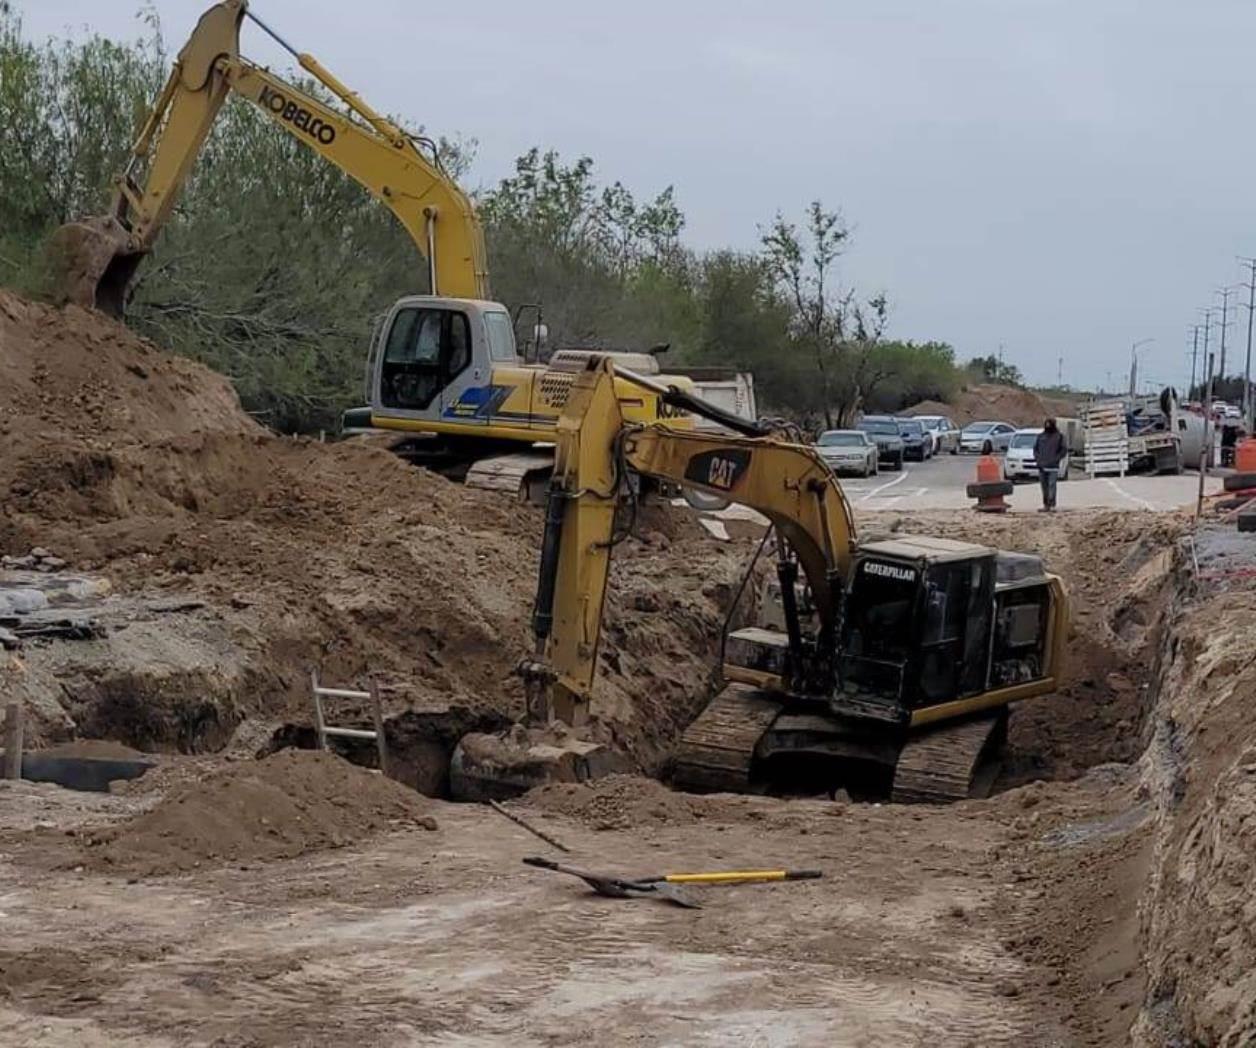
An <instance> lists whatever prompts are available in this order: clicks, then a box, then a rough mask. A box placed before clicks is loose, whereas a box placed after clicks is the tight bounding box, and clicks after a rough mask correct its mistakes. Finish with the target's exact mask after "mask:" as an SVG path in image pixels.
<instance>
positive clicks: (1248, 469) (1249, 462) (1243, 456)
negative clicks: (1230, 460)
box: [1234, 437, 1256, 473]
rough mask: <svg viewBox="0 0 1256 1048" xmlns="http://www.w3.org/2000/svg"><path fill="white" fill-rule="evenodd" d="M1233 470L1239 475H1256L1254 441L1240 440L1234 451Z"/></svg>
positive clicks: (1249, 439)
mask: <svg viewBox="0 0 1256 1048" xmlns="http://www.w3.org/2000/svg"><path fill="white" fill-rule="evenodd" d="M1234 468H1235V469H1236V470H1237V471H1238V472H1239V473H1256V440H1253V439H1252V438H1251V437H1248V438H1247V439H1246V440H1240V441H1239V443H1238V447H1236V448H1235V449H1234Z"/></svg>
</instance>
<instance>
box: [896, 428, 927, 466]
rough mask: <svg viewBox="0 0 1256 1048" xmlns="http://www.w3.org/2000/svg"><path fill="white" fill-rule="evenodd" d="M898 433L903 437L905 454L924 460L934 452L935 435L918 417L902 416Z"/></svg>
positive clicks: (918, 460) (917, 459) (911, 457)
mask: <svg viewBox="0 0 1256 1048" xmlns="http://www.w3.org/2000/svg"><path fill="white" fill-rule="evenodd" d="M895 421H897V422H898V435H899V436H900V437H902V438H903V455H904V456H905V457H906V458H909V459H915V460H916V461H917V462H924V460H925V459H927V458H929V457H930V456H931V455H932V454H933V437H932V436H931V435H930V433H929V431H928V430H926V429H925V424H924V423H923V422H921V421H920V419H918V418H900V419H896V420H895Z"/></svg>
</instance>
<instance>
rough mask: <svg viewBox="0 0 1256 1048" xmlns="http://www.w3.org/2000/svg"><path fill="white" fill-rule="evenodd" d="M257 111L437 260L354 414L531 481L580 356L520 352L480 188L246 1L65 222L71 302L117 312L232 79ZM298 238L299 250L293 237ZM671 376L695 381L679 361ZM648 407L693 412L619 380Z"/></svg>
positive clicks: (668, 414)
mask: <svg viewBox="0 0 1256 1048" xmlns="http://www.w3.org/2000/svg"><path fill="white" fill-rule="evenodd" d="M246 17H247V18H250V19H251V20H252V21H253V22H255V23H256V24H257V25H258V26H259V27H260V28H261V29H262V30H263V31H265V32H266V33H267V34H269V35H270V36H271V37H272V38H273V39H274V40H275V41H276V42H278V43H279V45H280V46H282V47H283V48H284V49H285V50H287V51H288V52H289V53H290V54H291V55H292V56H293V57H294V58H295V59H296V61H297V63H298V64H299V65H300V67H301V68H302V69H303V70H305V72H307V73H309V74H310V75H311V76H313V77H314V79H315V80H317V81H318V82H319V83H320V84H321V85H322V86H323V87H324V88H326V89H327V90H328V91H329V92H331V94H332V95H334V96H335V97H336V98H338V99H339V100H340V101H341V102H343V103H344V105H345V106H346V107H347V108H348V110H349V112H347V113H346V112H341V111H339V110H338V109H336V108H334V107H333V106H331V105H328V104H326V103H325V102H323V101H321V100H320V99H319V98H316V97H314V96H313V95H312V94H310V93H309V92H308V91H304V90H302V89H301V88H299V87H297V86H296V85H294V84H291V83H288V82H287V81H285V80H283V79H281V78H280V77H278V76H276V75H275V74H274V73H272V72H270V70H268V69H265V68H263V67H262V66H259V65H257V64H255V63H253V62H250V61H249V60H248V59H247V58H244V57H242V56H241V54H240V28H241V25H242V23H243V21H244V19H245V18H246ZM232 92H234V93H235V94H237V95H239V96H240V97H242V98H244V99H247V100H248V101H249V102H250V103H252V104H253V105H255V106H256V107H257V108H258V109H260V110H261V111H262V113H264V114H265V115H266V116H267V117H269V118H270V120H271V121H272V122H273V123H275V124H276V125H277V126H278V127H279V128H281V129H282V130H284V131H286V132H287V133H289V134H290V135H292V136H293V137H294V138H295V139H296V140H297V141H298V142H300V143H302V144H303V145H305V146H307V147H309V148H310V149H312V150H314V151H315V152H316V153H317V154H318V155H319V156H321V157H323V159H325V160H327V161H328V162H329V163H331V164H334V165H335V166H336V167H338V168H339V169H340V170H341V171H343V172H345V173H346V174H347V175H349V176H350V177H352V178H353V179H354V180H356V181H357V182H358V183H360V184H361V185H362V186H364V187H365V188H366V189H367V190H368V191H369V192H370V193H371V194H372V195H373V196H374V197H375V198H376V199H378V200H379V201H381V202H382V203H383V204H384V205H385V206H386V207H388V208H389V209H390V210H391V211H392V213H393V214H394V215H395V216H396V217H397V219H398V221H400V223H401V224H402V226H403V227H404V228H405V229H406V231H407V232H408V233H409V235H410V237H411V239H412V240H413V241H414V243H415V246H416V247H417V249H418V251H419V253H420V254H421V255H422V256H424V257H425V258H426V261H427V277H428V280H427V282H428V286H429V288H430V290H431V293H430V294H426V295H413V296H409V297H406V298H403V299H401V300H400V301H398V302H397V303H395V304H394V305H393V307H392V308H391V309H390V310H389V312H388V315H387V317H386V318H385V320H384V322H383V324H382V325H381V326H380V327H379V329H378V332H377V335H376V339H375V344H374V346H373V347H372V352H371V362H370V368H371V373H370V378H369V389H370V407H369V409H367V410H365V411H364V412H363V414H364V415H365V418H362V419H359V420H358V425H359V426H361V425H363V424H365V426H367V427H370V428H373V429H382V430H387V431H394V432H397V433H398V434H399V435H401V436H402V437H403V438H404V439H403V440H401V441H399V444H400V445H402V446H400V447H399V448H398V450H399V451H400V452H401V453H404V454H406V456H407V457H409V458H412V459H415V460H417V461H421V462H424V463H428V464H431V465H434V466H438V467H440V466H450V467H452V468H453V470H454V471H455V472H456V471H458V469H459V467H461V469H462V470H466V469H467V468H468V467H469V468H470V472H469V473H468V474H467V477H468V481H469V482H471V483H477V484H479V485H480V486H485V487H497V488H505V489H508V490H515V491H524V492H526V490H527V489H528V488H529V486H531V487H533V488H534V487H535V485H536V482H537V480H538V478H543V477H545V476H547V475H548V471H549V468H550V466H551V465H552V451H550V450H549V449H548V447H543V448H532V449H530V448H529V446H530V445H534V444H538V443H540V444H548V442H552V441H553V439H554V426H555V423H556V421H557V418H558V413H559V411H560V410H561V408H562V406H563V404H564V402H565V400H566V396H567V391H568V389H569V388H570V385H571V382H572V380H573V378H574V375H575V372H576V371H577V370H578V369H579V368H580V367H581V366H582V365H583V360H584V355H581V354H559V355H558V356H557V358H556V359H555V360H554V361H553V362H552V363H551V365H550V366H547V367H542V366H537V365H529V364H526V363H524V362H523V361H522V360H521V358H520V356H519V352H518V349H517V347H516V343H515V333H514V323H513V321H512V318H511V316H510V314H509V313H508V312H507V310H506V308H505V307H504V306H502V305H499V304H498V303H496V302H492V301H490V300H489V279H488V263H487V258H486V254H485V248H484V236H483V232H482V229H481V226H480V222H479V219H478V217H477V216H476V211H475V207H474V205H473V204H472V202H471V200H470V198H469V197H468V196H467V195H466V194H465V193H464V192H463V191H462V190H461V189H460V188H459V187H458V185H457V183H456V182H455V181H454V180H453V179H452V178H451V177H450V176H449V175H448V174H447V173H446V172H445V170H444V169H443V168H442V166H441V162H440V157H439V155H438V154H437V151H436V148H435V146H434V144H433V143H432V142H430V141H428V140H426V139H423V138H419V137H417V136H415V135H412V134H410V133H408V132H406V131H404V130H403V129H402V128H400V127H398V126H397V125H396V124H395V123H394V122H393V121H391V120H389V119H388V118H387V117H385V116H382V115H381V114H379V113H378V112H376V111H375V110H374V109H373V108H372V107H371V106H369V105H367V103H366V102H364V101H363V100H362V99H361V98H360V97H359V96H358V95H357V94H356V93H354V92H353V91H351V90H350V89H349V88H348V87H347V86H345V85H344V84H343V83H342V82H341V81H340V80H338V79H337V78H336V77H335V76H334V75H333V74H332V73H331V72H329V71H328V70H327V69H325V68H324V67H323V66H322V64H321V63H320V62H318V60H317V59H315V58H314V57H313V56H311V55H309V54H305V53H299V52H297V51H296V50H295V49H294V48H293V47H291V46H290V45H289V44H288V43H287V42H285V41H284V40H283V39H282V38H281V37H280V36H279V35H278V34H277V33H275V32H274V31H272V30H271V29H270V28H269V27H268V26H266V25H265V23H263V22H262V21H261V20H260V19H259V18H257V16H256V15H254V14H253V13H252V12H250V11H249V5H248V0H222V2H221V3H218V4H215V5H214V6H213V7H211V8H209V9H208V10H207V11H206V12H205V13H204V14H203V15H202V16H201V18H200V21H199V22H198V23H197V25H196V28H195V29H194V30H193V32H192V35H191V36H190V37H189V39H188V41H187V43H186V44H185V45H184V46H183V49H182V50H181V51H180V52H179V56H178V59H177V60H176V62H175V63H174V67H173V69H172V70H171V73H170V76H169V78H168V79H167V81H166V83H165V86H164V87H163V88H162V91H161V94H160V95H159V96H158V98H157V100H156V102H155V103H154V105H153V108H152V110H151V111H150V112H149V114H148V116H147V119H146V120H145V122H144V124H143V127H142V128H141V129H140V132H139V135H138V137H137V139H136V141H135V143H134V145H133V147H132V150H131V154H130V158H129V160H128V162H127V165H126V167H125V169H124V171H123V172H122V174H121V175H120V176H119V178H118V180H117V188H116V193H115V196H114V203H113V210H112V213H111V214H109V215H107V216H104V217H99V218H94V219H87V220H84V221H81V222H75V223H71V224H70V225H68V226H65V227H62V229H60V230H58V231H57V233H56V234H55V235H54V237H53V240H52V243H51V245H50V250H51V257H52V260H53V262H54V264H55V265H57V267H58V268H59V269H60V270H61V285H62V286H61V294H62V297H63V298H64V299H65V300H67V301H75V302H78V303H79V304H81V305H86V306H96V307H98V308H101V309H103V310H105V311H107V312H111V313H113V314H114V315H118V316H120V315H121V314H122V312H123V309H124V307H125V304H126V299H127V291H128V288H129V286H130V283H131V279H132V277H133V276H134V274H135V271H136V267H137V266H138V264H139V262H140V261H141V260H142V258H143V257H144V255H146V254H147V253H148V252H149V251H150V250H151V248H152V246H153V244H154V242H155V241H156V239H157V236H158V234H159V233H160V231H161V229H162V227H163V225H164V224H165V222H166V220H167V219H168V218H169V216H170V213H171V210H172V209H173V207H174V204H175V201H176V200H177V199H178V196H179V193H180V191H181V190H182V188H183V185H184V183H185V181H186V180H187V177H188V174H189V173H190V172H191V170H192V167H193V166H194V164H195V163H196V159H197V157H198V156H199V154H200V151H201V148H202V146H203V145H204V142H205V139H206V136H207V135H208V134H209V131H210V129H211V128H212V126H213V124H214V121H215V119H216V118H217V116H218V114H219V112H220V111H221V109H222V106H223V104H224V102H225V101H226V98H227V96H228V94H230V93H232ZM293 249H294V250H298V247H297V245H294V247H293ZM668 383H669V384H670V385H675V386H678V387H680V388H687V389H692V388H693V383H692V381H691V380H689V379H687V378H685V377H683V376H671V377H669V378H668ZM619 393H620V395H621V396H622V397H623V400H622V401H621V408H622V410H623V412H624V414H625V416H626V417H628V418H630V419H632V420H634V421H637V422H653V421H655V420H656V419H659V418H670V419H672V420H673V422H675V423H676V424H678V425H680V426H685V425H687V424H688V420H687V419H686V418H684V417H682V416H681V415H678V414H677V413H676V409H673V408H671V407H669V406H668V405H666V404H664V403H663V402H662V401H661V400H660V399H659V398H658V397H657V396H655V395H653V394H651V393H648V392H646V391H644V390H641V389H640V388H637V387H633V386H631V385H627V384H625V385H621V386H620V387H619Z"/></svg>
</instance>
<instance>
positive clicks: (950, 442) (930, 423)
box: [912, 415, 959, 455]
mask: <svg viewBox="0 0 1256 1048" xmlns="http://www.w3.org/2000/svg"><path fill="white" fill-rule="evenodd" d="M912 417H913V418H918V419H920V421H921V422H923V423H924V426H925V429H926V430H928V431H929V435H930V436H931V437H932V438H933V453H934V454H935V455H940V454H942V452H944V451H949V452H950V453H951V454H952V455H954V454H955V453H956V452H958V451H959V427H958V426H957V425H955V423H954V422H952V421H951V420H950V419H949V418H947V417H946V416H945V415H913V416H912Z"/></svg>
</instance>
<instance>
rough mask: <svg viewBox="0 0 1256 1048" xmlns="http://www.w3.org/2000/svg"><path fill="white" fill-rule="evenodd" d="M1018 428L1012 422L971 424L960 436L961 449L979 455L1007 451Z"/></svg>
mask: <svg viewBox="0 0 1256 1048" xmlns="http://www.w3.org/2000/svg"><path fill="white" fill-rule="evenodd" d="M1015 432H1016V427H1015V426H1013V425H1012V424H1011V423H1010V422H970V423H968V425H967V426H965V427H964V428H963V429H962V430H961V431H960V435H959V449H960V451H963V452H975V453H976V454H978V455H993V454H994V453H995V452H996V451H1006V450H1007V446H1008V444H1010V443H1011V442H1012V434H1013V433H1015Z"/></svg>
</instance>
